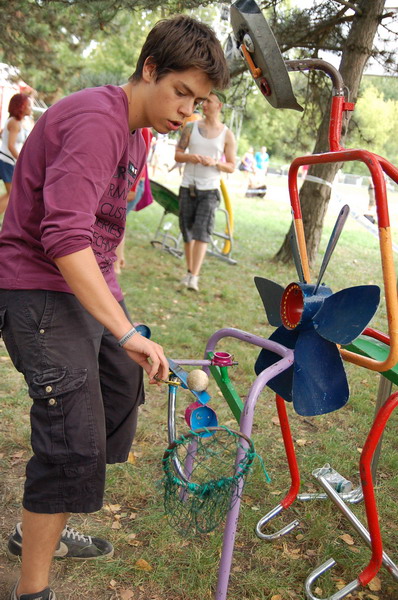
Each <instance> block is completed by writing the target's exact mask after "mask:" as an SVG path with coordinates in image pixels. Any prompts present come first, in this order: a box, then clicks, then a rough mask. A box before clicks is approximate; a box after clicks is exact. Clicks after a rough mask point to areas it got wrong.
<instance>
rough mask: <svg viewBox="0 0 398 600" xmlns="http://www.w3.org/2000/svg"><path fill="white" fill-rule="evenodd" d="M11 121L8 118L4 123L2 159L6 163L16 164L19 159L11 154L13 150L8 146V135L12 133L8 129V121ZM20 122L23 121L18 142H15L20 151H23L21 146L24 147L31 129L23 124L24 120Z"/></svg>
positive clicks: (0, 158)
mask: <svg viewBox="0 0 398 600" xmlns="http://www.w3.org/2000/svg"><path fill="white" fill-rule="evenodd" d="M9 122H10V119H8V121H7V123H6V124H5V125H4V129H3V133H2V136H1V146H0V160H2V161H3V162H5V163H8V164H9V165H15V163H16V162H17V161H16V159H15V158H14V157H13V155H12V154H11V152H10V150H9V148H8V135H9V133H10V132H9V131H8V123H9ZM20 123H21V129H20V130H19V133H18V135H17V139H16V143H15V146H16V149H17V152H18V153H19V152H21V148H22V146H23V144H24V142H25V141H26V138H27V137H28V135H29V131H28V130H27V129H25V128H24V126H23V122H22V121H20Z"/></svg>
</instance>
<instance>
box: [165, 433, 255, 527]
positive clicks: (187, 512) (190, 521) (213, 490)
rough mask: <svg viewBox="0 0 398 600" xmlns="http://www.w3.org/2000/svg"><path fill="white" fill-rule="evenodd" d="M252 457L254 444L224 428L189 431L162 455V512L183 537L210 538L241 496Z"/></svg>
mask: <svg viewBox="0 0 398 600" xmlns="http://www.w3.org/2000/svg"><path fill="white" fill-rule="evenodd" d="M255 456H256V453H255V451H254V446H253V443H252V441H251V440H250V439H249V438H248V437H247V436H245V435H244V434H242V433H240V432H237V431H233V430H231V429H228V428H227V427H209V428H205V429H197V430H195V431H190V432H189V433H188V434H186V435H183V436H181V437H180V438H178V439H177V440H174V442H172V443H171V444H170V446H169V447H168V448H167V450H166V452H165V453H164V456H163V471H164V477H163V480H162V484H163V487H164V508H165V512H166V514H167V516H168V519H169V522H170V524H171V525H172V527H174V528H175V529H176V530H177V531H179V532H180V533H182V534H183V535H190V534H196V533H209V532H210V531H213V529H215V528H216V527H217V526H218V525H219V524H220V523H221V522H222V521H223V519H224V518H225V515H226V514H227V512H228V510H230V509H231V508H232V506H233V505H234V504H235V502H236V501H237V499H238V498H239V497H240V496H241V494H242V490H243V486H244V482H245V478H246V476H247V474H248V472H249V470H250V466H251V464H252V462H253V459H254V457H255Z"/></svg>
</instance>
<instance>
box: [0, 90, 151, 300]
mask: <svg viewBox="0 0 398 600" xmlns="http://www.w3.org/2000/svg"><path fill="white" fill-rule="evenodd" d="M145 159H146V150H145V143H144V140H143V138H142V135H141V131H140V130H137V131H135V132H134V133H131V132H130V131H129V126H128V103H127V97H126V95H125V93H124V91H123V90H122V89H121V88H119V87H115V86H104V87H99V88H92V89H87V90H83V91H81V92H77V93H75V94H72V95H71V96H68V97H67V98H64V99H63V100H60V101H59V102H57V103H56V104H54V105H53V106H52V107H50V108H49V109H48V110H47V111H46V112H45V113H44V114H43V115H42V116H41V117H40V119H39V121H38V122H37V124H36V125H35V127H34V129H33V131H32V132H31V134H30V135H29V137H28V139H27V141H26V142H25V145H24V147H23V148H22V151H21V154H20V156H19V158H18V161H17V166H16V168H15V172H14V177H13V185H12V192H11V197H10V202H9V205H8V208H7V211H6V214H5V217H4V222H3V227H2V230H1V233H0V288H4V289H40V290H55V291H64V292H71V290H70V288H69V287H68V285H67V284H66V282H65V280H64V279H63V277H62V275H61V273H60V272H59V270H58V269H57V267H56V265H55V263H54V261H53V259H54V258H58V257H61V256H66V255H68V254H72V253H74V252H77V251H79V250H83V249H84V248H87V247H90V246H91V247H92V249H93V251H94V254H95V256H96V259H97V262H98V265H99V267H100V269H101V271H102V273H103V275H104V277H105V279H106V281H107V283H108V285H109V287H110V289H111V291H112V293H113V294H114V295H115V297H116V298H117V299H118V300H121V299H122V292H121V290H120V287H119V284H118V283H117V279H116V277H115V274H114V271H113V268H112V264H113V262H114V260H115V248H116V246H117V245H118V244H119V243H120V240H121V238H122V237H123V234H124V227H125V219H126V197H127V193H128V191H129V190H130V188H131V186H132V185H133V183H134V181H135V180H136V178H137V176H138V175H139V174H140V172H141V170H142V168H143V166H144V164H145Z"/></svg>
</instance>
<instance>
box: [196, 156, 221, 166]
mask: <svg viewBox="0 0 398 600" xmlns="http://www.w3.org/2000/svg"><path fill="white" fill-rule="evenodd" d="M200 158H201V161H200V162H201V164H202V165H203V166H204V167H215V166H216V164H217V160H216V159H215V158H213V157H211V156H201V157H200Z"/></svg>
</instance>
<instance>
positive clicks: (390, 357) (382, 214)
mask: <svg viewBox="0 0 398 600" xmlns="http://www.w3.org/2000/svg"><path fill="white" fill-rule="evenodd" d="M231 21H232V25H233V29H234V34H235V39H236V44H237V47H238V48H239V49H240V50H241V52H242V54H243V56H244V57H245V59H246V61H247V64H248V67H249V69H250V72H251V74H252V76H253V78H254V79H255V81H256V83H257V85H258V87H259V88H260V90H261V92H262V93H263V95H264V97H265V98H266V100H268V101H269V102H270V103H271V104H272V105H273V106H275V107H277V106H278V105H279V98H280V99H281V105H282V104H283V101H284V95H285V94H286V93H287V88H288V86H286V85H282V86H279V81H278V79H277V78H278V75H279V73H278V72H275V71H274V74H275V79H273V76H272V75H273V74H272V73H271V74H270V73H269V72H267V67H268V65H271V64H272V63H271V61H270V60H268V59H267V58H266V57H267V56H269V54H270V53H275V54H279V49H278V47H277V45H276V43H274V40H273V39H272V37H271V36H269V35H268V29H269V28H268V26H267V25H266V23H265V19H264V18H263V16H262V15H261V12H260V11H259V9H258V7H257V6H256V4H255V2H253V0H238V1H237V2H235V3H234V5H233V6H232V7H231ZM254 22H255V23H254ZM265 40H266V41H265ZM265 45H267V48H265V47H264V46H265ZM264 63H265V64H264ZM285 65H286V68H287V70H288V71H306V70H311V69H317V70H320V71H324V72H325V73H326V74H327V75H328V76H329V77H330V78H331V79H332V83H333V94H332V103H331V113H330V126H329V146H330V149H329V152H325V153H323V154H319V155H313V156H306V157H299V158H296V159H294V160H293V162H292V165H291V167H290V170H289V193H290V200H291V205H292V212H293V219H294V226H295V231H296V235H297V248H296V252H295V253H294V254H295V259H296V264H297V263H298V262H299V263H300V268H299V269H298V273H299V279H300V283H297V284H291V285H290V286H288V288H286V290H284V291H283V292H281V290H280V289H279V290H278V288H277V287H276V284H274V283H273V282H267V280H265V282H264V280H263V281H262V283H261V285H260V286H259V285H257V287H258V288H259V291H260V294H261V295H262V299H263V301H264V306H265V309H266V311H267V315H268V318H269V320H270V323H271V324H273V325H277V326H279V327H280V324H279V322H277V318H276V317H275V315H277V312H276V307H277V306H278V304H279V301H281V321H282V323H284V318H285V323H284V324H285V325H286V324H287V319H288V317H289V316H291V314H292V315H293V323H290V325H291V324H293V325H296V327H295V328H293V329H292V328H291V327H290V328H289V327H287V331H289V332H290V331H291V330H293V331H294V329H296V328H297V325H300V324H301V322H302V318H304V316H305V313H306V309H307V306H306V300H307V298H306V297H305V293H304V289H305V288H304V286H307V285H310V270H309V264H308V258H307V252H306V245H305V236H304V228H303V222H302V215H301V207H300V201H299V196H298V185H297V176H298V170H299V168H300V167H301V166H303V165H311V164H320V163H327V162H346V161H353V160H360V161H362V162H364V163H365V164H366V165H367V167H368V169H369V171H370V174H371V177H372V180H373V184H374V186H375V191H376V194H375V195H376V205H377V215H378V226H379V239H380V251H381V258H382V268H383V280H384V292H385V296H386V305H387V306H386V308H387V318H388V331H389V335H388V336H387V338H388V343H389V346H388V347H387V349H386V352H383V353H380V352H379V347H375V344H373V343H372V341H371V340H370V341H369V340H367V341H366V344H365V343H362V344H358V343H357V342H356V341H353V340H354V338H355V337H356V335H355V332H354V331H352V328H351V325H350V324H349V323H348V325H349V326H348V331H349V336H350V337H351V336H352V339H351V342H352V343H351V345H350V346H348V347H347V348H346V349H341V351H340V354H341V356H342V357H343V358H344V359H345V360H348V361H350V362H353V363H354V364H357V365H360V366H363V367H366V368H369V369H372V370H374V371H378V372H381V373H383V375H387V376H388V373H390V371H391V370H395V369H396V363H397V358H398V353H397V335H398V329H397V318H398V311H397V308H398V303H397V295H396V278H395V270H394V265H393V258H392V244H391V231H390V223H389V216H388V205H387V199H386V186H385V181H384V177H383V171H384V172H385V173H386V174H387V175H389V176H390V177H391V178H392V179H394V181H397V180H398V170H397V169H396V168H395V167H393V166H392V165H391V164H390V163H389V162H388V161H386V160H385V159H384V158H382V157H379V156H377V155H376V154H374V153H371V152H368V151H364V150H347V149H344V148H342V146H341V145H340V139H341V129H342V123H343V116H344V113H345V112H346V111H352V110H353V109H354V105H353V104H352V103H351V102H348V101H347V99H346V95H345V94H346V89H345V87H344V83H343V81H342V78H341V75H340V73H339V72H338V71H337V70H336V69H335V68H334V67H333V66H332V65H330V64H328V63H325V62H324V61H319V60H302V61H286V62H285ZM282 71H283V73H284V69H283V68H282ZM264 79H265V81H264ZM289 102H292V101H291V98H290V100H288V102H287V104H289ZM286 107H288V106H287V105H286ZM293 108H295V107H294V106H293ZM332 238H333V234H332ZM336 241H337V239H336ZM328 250H329V249H328ZM332 250H333V248H332V247H331V245H330V251H329V252H327V254H329V256H328V259H327V260H329V258H330V254H331V251H332ZM325 268H326V264H325ZM322 270H324V269H321V271H322ZM322 275H323V274H321V275H320V277H319V278H318V282H317V284H316V285H315V288H314V287H312V294H313V295H314V296H316V295H317V293H318V291H319V290H320V289H321V288H320V287H319V286H320V282H321V278H322ZM256 283H258V282H256ZM295 286H297V287H295ZM351 289H352V288H351ZM295 290H296V291H295ZM347 291H348V290H343V292H344V293H343V296H342V297H345V301H346V302H343V303H342V306H341V307H342V309H343V310H342V313H343V317H344V320H343V328H344V322H345V321H347V320H348V321H349V320H350V319H351V318H354V317H355V315H354V314H353V310H352V306H351V309H350V306H349V305H350V304H351V303H352V300H353V298H354V295H352V296H351V294H353V292H352V291H349V292H348V296H347ZM372 293H373V296H374V297H373V300H372V301H371V303H370V305H368V306H367V307H366V310H367V312H368V315H367V317H369V318H371V316H372V314H373V313H372V311H373V307H372V306H371V305H372V304H373V305H374V304H375V303H376V304H377V302H376V300H377V298H376V292H375V291H373V292H372ZM294 294H296V295H297V297H296V298H294ZM338 295H339V293H337V294H335V295H332V296H331V295H327V296H326V298H325V300H324V302H323V307H326V306H327V302H329V301H330V300H329V299H332V300H331V303H332V305H333V304H335V300H334V299H333V298H334V297H335V298H337V297H338ZM270 296H273V298H272V299H270ZM265 298H266V299H265ZM292 298H293V302H292V303H291V305H290V307H289V304H288V305H287V306H286V303H288V302H289V301H291V299H292ZM297 298H298V303H297V302H296V299H297ZM347 300H348V302H347ZM284 302H285V304H284ZM338 304H339V302H338ZM347 305H348V306H347ZM323 307H321V308H320V309H318V310H319V311H320V313H321V316H322V323H320V319H319V315H318V314H315V316H314V317H312V315H311V317H312V319H313V322H314V330H312V333H310V334H309V335H307V337H309V338H310V343H309V344H308V345H307V350H308V349H310V348H309V346H310V345H312V344H314V346H315V347H316V345H317V343H318V342H319V340H318V338H317V337H315V330H317V329H318V331H317V333H321V332H324V329H323V328H324V326H325V325H327V321H329V318H330V315H329V314H328V311H326V310H325V309H324V308H323ZM289 308H291V312H289ZM316 308H317V307H316ZM336 308H337V307H336ZM347 308H348V309H349V310H348V314H347V315H346V314H345V311H346V309H347ZM338 312H339V311H338ZM322 313H323V315H322ZM336 315H337V312H336V313H335V316H336ZM324 317H326V319H325V318H324ZM338 321H339V329H340V316H339V317H338ZM320 324H321V328H320V329H321V331H319V325H320ZM330 324H331V326H332V328H335V326H336V323H335V322H334V319H331V320H330ZM346 324H347V323H346ZM364 324H365V325H366V319H364V320H363V321H362V323H360V324H359V323H358V326H359V329H360V328H361V327H362V326H363V325H364ZM310 331H311V330H310ZM277 332H279V333H278V334H277V335H276V339H277V340H278V341H279V342H281V343H283V342H282V339H281V338H282V335H281V330H280V329H278V330H277ZM304 333H305V332H304ZM329 333H330V327H329V328H328V334H327V336H326V339H327V340H328V341H330V342H333V343H341V344H349V342H345V341H344V338H340V333H339V334H338V336H336V337H333V339H332V337H330V338H329ZM358 333H360V331H357V334H358ZM353 334H354V335H353ZM301 335H303V334H301ZM321 335H322V334H321ZM271 337H272V336H271ZM322 337H323V336H322ZM283 339H284V340H285V339H286V338H285V337H283ZM289 339H290V341H291V339H292V336H291V335H290V336H289ZM284 343H286V341H285V342H284ZM290 345H291V346H292V345H294V347H295V362H294V370H295V371H294V372H295V373H296V371H297V370H298V367H299V366H300V361H301V360H302V359H301V357H300V356H297V355H298V353H299V352H298V351H299V350H300V345H299V343H298V339H296V340H295V341H294V342H293V343H292V342H291V343H290ZM361 346H362V348H361ZM364 346H365V347H366V350H364V348H363V347H364ZM324 349H325V344H324V342H322V346H321V350H322V354H321V355H319V358H322V359H323V356H324ZM264 354H265V352H263V351H262V355H263V356H264ZM314 357H315V354H314V355H313V358H314ZM296 361H297V362H296ZM326 363H327V365H326V368H327V369H329V368H332V370H331V372H330V377H331V379H332V378H334V373H335V370H336V365H337V363H335V362H334V360H332V361H330V360H327V361H326ZM328 363H329V365H328ZM266 366H267V363H264V364H261V355H260V358H259V361H258V363H257V368H256V371H257V373H261V368H262V367H266ZM304 367H305V368H304V371H307V374H308V368H306V367H307V365H306V364H305V362H304ZM318 367H319V360H318V361H317V368H318ZM338 371H340V374H341V372H342V371H341V368H340V367H339V368H338ZM262 372H264V371H262ZM283 379H285V378H284V377H283ZM339 385H340V386H342V385H343V384H341V383H340V384H339ZM270 387H272V385H271V386H270ZM286 387H287V388H288V386H286V385H285V389H283V388H279V387H278V388H277V391H279V392H281V393H282V394H283V397H284V398H285V399H288V398H287V396H288V394H287V391H289V389H287V390H286ZM294 387H295V384H294V378H293V391H294ZM313 387H314V386H313V384H311V383H310V385H309V388H310V389H309V392H310V393H311V392H313V391H314V390H313V389H312V388H313ZM274 389H275V386H274ZM344 389H345V384H344ZM341 390H343V387H341ZM293 396H294V394H293ZM293 401H294V398H293ZM298 404H299V412H301V414H308V413H307V412H306V410H307V409H306V407H305V398H304V397H301V398H300V402H299V403H298ZM342 404H344V401H343V402H342ZM396 404H397V400H396V397H395V395H394V394H393V395H392V396H390V397H389V398H388V399H387V401H386V402H385V403H384V404H383V405H382V406H381V407H380V408H379V410H378V413H377V414H376V417H375V420H374V424H373V426H372V428H371V430H370V433H369V435H368V438H367V441H366V443H365V447H364V450H363V452H362V455H361V460H360V473H361V483H362V494H363V496H364V499H365V508H366V514H367V520H368V524H369V533H368V532H366V530H365V528H363V526H362V525H361V526H359V524H358V522H357V521H356V519H355V518H354V515H352V513H351V511H350V510H349V509H348V507H347V506H346V505H345V503H344V502H343V498H344V496H349V495H352V499H353V500H354V498H353V493H354V492H355V494H356V495H357V496H358V494H357V491H355V490H353V492H350V493H349V494H342V497H341V496H339V495H338V494H337V493H333V492H335V490H334V489H333V486H331V485H330V483H329V482H328V481H327V476H326V475H327V474H326V473H325V472H324V471H322V469H321V470H317V471H316V472H314V476H315V477H316V479H317V480H318V481H319V482H320V483H321V485H322V487H323V488H324V490H325V492H326V495H327V497H329V498H331V500H332V501H334V502H335V503H336V504H337V505H338V507H339V508H340V510H342V512H343V514H345V515H346V516H347V518H349V520H350V521H351V523H352V524H353V525H354V527H355V528H356V529H357V531H358V532H359V533H361V535H362V537H364V539H365V540H366V541H368V542H369V543H370V545H371V548H372V558H371V560H370V562H369V564H368V566H367V567H366V568H365V569H364V570H363V571H362V572H361V573H360V575H359V576H358V578H357V579H356V580H354V581H353V582H351V583H350V584H348V585H347V586H345V587H344V588H343V589H342V590H339V592H337V593H336V594H333V596H332V597H331V598H333V600H339V599H340V598H344V597H345V596H347V595H348V594H349V593H350V592H352V591H353V590H354V589H356V588H357V587H360V586H361V585H367V583H369V581H370V580H371V579H372V578H373V577H374V576H375V575H376V573H377V572H378V570H379V568H380V566H381V564H382V563H384V564H386V565H387V568H388V569H389V571H390V572H391V573H392V574H393V575H394V576H395V577H396V578H397V574H398V569H397V567H396V566H395V565H394V563H392V561H390V559H388V558H387V560H385V555H384V554H383V551H382V542H381V535H380V527H379V521H378V515H377V509H376V502H375V496H374V488H373V479H372V464H373V466H374V455H375V452H376V449H377V446H378V443H379V440H380V437H381V434H382V431H383V429H384V427H385V425H386V423H387V421H388V418H389V416H390V415H391V412H392V411H393V410H394V408H395V407H396ZM303 406H304V411H303V410H302V407H303ZM333 407H336V408H338V405H336V402H335V400H333V401H332V402H329V401H328V402H327V408H331V409H332V410H334V408H333ZM277 408H278V413H279V415H280V422H281V428H282V433H283V438H284V443H285V449H286V455H287V458H288V463H289V469H290V473H291V478H292V483H291V487H290V490H289V492H288V494H287V496H286V497H285V499H284V500H283V501H282V503H280V505H278V506H277V507H276V508H275V509H274V510H273V511H271V512H270V513H268V514H267V515H266V516H265V517H264V518H263V519H261V520H260V522H259V524H258V526H257V530H256V532H257V534H258V535H259V537H262V538H263V539H275V537H280V536H281V535H285V534H286V533H287V532H288V531H291V530H292V529H293V528H294V527H295V526H296V525H297V521H293V522H292V523H291V524H290V525H289V526H287V527H285V528H283V529H281V530H280V531H279V532H277V533H276V534H270V535H266V534H265V533H264V532H263V528H264V525H266V524H267V523H268V522H269V521H270V520H271V519H273V518H274V517H275V516H276V515H277V514H279V513H280V512H281V511H282V510H283V509H286V508H288V507H289V506H290V505H291V504H292V502H293V501H294V500H295V499H296V498H297V496H298V491H299V487H300V475H299V471H298V466H297V461H296V457H295V453H294V446H293V443H292V440H291V435H290V429H289V424H288V420H287V415H286V411H285V406H284V400H283V399H282V396H280V395H279V394H277ZM295 408H296V406H295ZM320 412H323V407H322V410H321V411H320ZM309 414H311V413H309ZM315 414H316V411H315ZM334 473H335V474H336V472H334ZM302 499H309V498H302ZM365 532H366V534H365ZM333 565H334V561H333V559H331V560H329V561H327V562H326V563H325V564H324V565H322V566H321V567H319V568H318V569H316V570H315V571H314V572H313V573H312V574H311V575H310V576H309V577H308V579H307V581H306V584H305V591H306V595H307V598H309V599H315V596H314V594H313V592H312V585H313V583H314V582H315V581H316V579H317V578H318V577H319V575H321V574H322V573H324V572H325V571H327V570H329V569H330V568H331V567H332V566H333Z"/></svg>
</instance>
